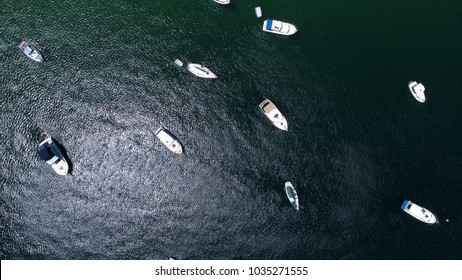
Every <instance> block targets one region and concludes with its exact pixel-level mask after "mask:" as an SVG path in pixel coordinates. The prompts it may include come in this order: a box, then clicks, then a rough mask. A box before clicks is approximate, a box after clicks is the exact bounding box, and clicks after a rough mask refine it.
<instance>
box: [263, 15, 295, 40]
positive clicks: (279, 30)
mask: <svg viewBox="0 0 462 280" xmlns="http://www.w3.org/2000/svg"><path fill="white" fill-rule="evenodd" d="M262 30H263V31H265V32H270V33H274V34H279V35H284V36H290V35H293V34H295V33H296V32H297V27H295V25H293V24H290V23H287V22H282V21H280V20H273V19H267V20H265V21H264V22H263V27H262Z"/></svg>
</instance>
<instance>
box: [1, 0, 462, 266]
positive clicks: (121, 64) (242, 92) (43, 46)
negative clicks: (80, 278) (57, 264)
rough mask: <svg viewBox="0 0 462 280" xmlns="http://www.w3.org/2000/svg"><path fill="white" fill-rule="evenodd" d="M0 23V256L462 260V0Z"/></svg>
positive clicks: (78, 15)
mask: <svg viewBox="0 0 462 280" xmlns="http://www.w3.org/2000/svg"><path fill="white" fill-rule="evenodd" d="M256 6H261V7H262V11H263V18H260V19H257V18H256V17H255V13H254V7H256ZM265 18H275V19H279V20H283V21H287V22H291V23H294V24H295V25H296V26H297V28H298V30H299V31H298V33H297V34H295V35H294V36H292V37H290V38H286V37H280V36H277V35H274V34H269V33H264V32H262V31H261V25H262V22H263V19H265ZM0 23H1V24H0V34H1V36H0V89H1V97H0V100H1V106H0V116H1V118H0V125H1V128H2V129H1V131H0V140H1V143H2V145H1V147H0V153H1V161H0V162H1V164H0V168H1V172H0V201H1V204H0V220H1V223H0V239H1V245H0V248H1V249H0V257H1V258H2V259H167V258H169V257H174V258H177V259H460V258H462V253H461V252H462V250H460V248H462V238H461V236H462V225H461V223H462V220H461V214H462V207H461V205H462V203H461V201H462V193H461V192H460V189H461V182H462V172H461V167H462V157H461V155H462V145H461V144H460V143H461V142H462V130H461V129H460V128H461V125H460V123H461V121H460V119H461V117H462V113H461V112H462V110H461V108H462V54H461V50H462V2H461V1H460V0H448V1H444V3H439V2H434V1H429V0H425V1H417V0H407V1H398V0H394V1H372V0H360V1H341V0H332V1H319V0H318V1H314V0H309V1H306V0H294V1H290V2H287V1H282V0H267V1H244V0H233V1H232V5H230V6H229V7H224V6H220V5H218V4H215V3H213V2H212V1H211V0H210V1H208V0H203V1H193V0H190V1H185V0H183V1H182V0H171V1H160V0H155V1H147V0H142V1H141V0H137V1H128V0H126V1H122V0H115V1H101V0H98V1H70V0H64V1H12V0H3V1H2V2H1V3H0ZM23 40H26V41H29V42H31V43H34V44H35V45H36V46H37V47H39V49H40V50H41V51H42V52H43V54H44V56H45V59H46V62H44V63H42V64H40V63H35V62H33V61H32V60H30V59H28V58H27V57H25V56H24V55H23V54H22V53H21V52H20V51H19V49H18V45H19V43H20V42H21V41H23ZM177 58H178V59H181V60H182V61H183V62H187V63H190V62H191V63H203V64H204V65H206V66H207V67H208V68H210V69H211V70H212V71H213V72H215V73H216V74H217V75H218V79H216V80H204V79H200V78H197V77H195V76H193V75H191V74H190V73H189V72H188V71H187V70H186V69H185V67H182V68H180V67H178V66H176V65H174V63H173V61H174V60H175V59H177ZM410 80H417V81H419V82H422V83H423V84H424V85H425V87H426V88H427V91H426V95H427V102H426V103H425V104H418V102H417V101H416V100H415V99H414V98H413V97H412V95H411V94H410V93H409V90H408V88H407V83H408V82H409V81H410ZM264 98H269V99H271V100H272V101H273V102H274V103H275V104H276V105H277V106H278V108H279V109H280V110H281V111H282V112H283V113H284V114H285V116H286V117H287V119H288V122H289V132H283V131H279V130H278V129H276V128H275V127H273V126H272V125H271V124H270V123H269V121H268V120H266V118H265V117H264V116H263V114H262V113H261V112H260V111H259V109H258V104H259V103H260V102H261V101H262V100H263V99H264ZM161 125H163V126H165V127H167V128H169V129H170V130H171V131H172V132H173V133H174V134H175V135H176V136H177V137H178V138H179V140H180V141H181V142H182V144H183V146H184V148H185V154H183V155H181V156H177V155H173V154H172V153H170V152H169V151H168V150H167V149H166V148H165V147H164V146H163V145H162V144H161V143H160V142H159V141H158V140H157V139H156V137H155V135H154V132H155V131H156V129H157V128H158V127H159V126H161ZM47 135H48V136H52V137H54V138H55V139H56V140H58V142H59V143H61V144H62V145H63V146H64V147H65V148H66V151H67V155H68V157H69V158H70V160H71V162H72V165H73V172H72V173H73V177H71V176H67V177H60V176H58V175H56V174H55V173H54V172H53V171H52V170H51V168H50V167H49V166H47V164H46V163H44V162H42V161H41V160H39V158H38V155H37V152H36V149H37V145H38V143H40V142H41V141H42V140H43V139H44V138H45V137H46V136H47ZM285 181H291V182H292V183H293V184H294V186H295V188H296V189H297V191H298V194H299V198H300V204H301V206H302V209H301V211H300V212H296V211H295V210H294V209H293V208H291V206H290V203H289V201H288V200H287V198H286V196H285V193H284V189H283V186H284V182H285ZM404 199H410V200H412V201H414V202H415V203H417V204H419V205H421V206H423V207H426V208H427V209H429V210H430V211H432V212H433V213H435V214H436V215H437V216H438V217H439V219H440V220H441V225H440V226H426V225H424V224H422V223H420V222H418V221H416V220H414V219H413V218H412V217H410V216H408V215H406V214H405V213H404V212H402V210H401V209H400V206H401V203H402V202H403V200H404ZM445 219H449V223H446V222H445V221H444V220H445Z"/></svg>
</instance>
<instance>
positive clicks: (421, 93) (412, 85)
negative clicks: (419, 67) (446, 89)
mask: <svg viewBox="0 0 462 280" xmlns="http://www.w3.org/2000/svg"><path fill="white" fill-rule="evenodd" d="M408 87H409V90H410V91H411V93H412V95H413V96H414V98H415V99H417V101H419V102H421V103H424V102H425V87H424V86H423V85H422V84H421V83H417V82H416V81H411V82H409V84H408Z"/></svg>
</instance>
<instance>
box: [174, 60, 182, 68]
mask: <svg viewBox="0 0 462 280" xmlns="http://www.w3.org/2000/svg"><path fill="white" fill-rule="evenodd" d="M175 64H176V65H178V66H180V67H181V66H183V61H181V60H179V59H175Z"/></svg>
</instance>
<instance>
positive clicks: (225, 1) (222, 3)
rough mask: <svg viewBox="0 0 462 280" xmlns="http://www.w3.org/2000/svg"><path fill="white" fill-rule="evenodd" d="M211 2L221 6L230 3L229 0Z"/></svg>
mask: <svg viewBox="0 0 462 280" xmlns="http://www.w3.org/2000/svg"><path fill="white" fill-rule="evenodd" d="M213 2H215V3H218V4H221V5H228V4H229V3H231V0H213Z"/></svg>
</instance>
